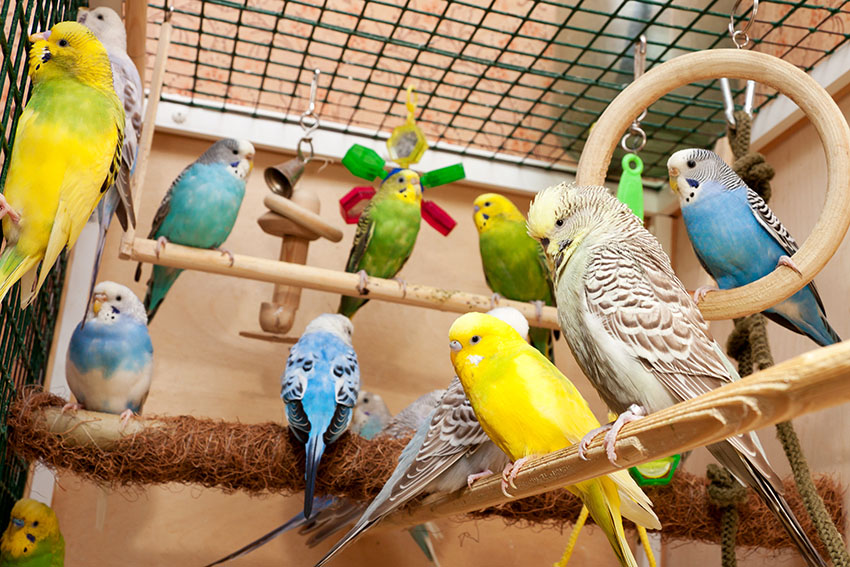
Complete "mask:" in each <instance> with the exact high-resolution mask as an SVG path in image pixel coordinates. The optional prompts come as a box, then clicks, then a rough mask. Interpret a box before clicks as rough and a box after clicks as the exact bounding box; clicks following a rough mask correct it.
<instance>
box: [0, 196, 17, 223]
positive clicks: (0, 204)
mask: <svg viewBox="0 0 850 567" xmlns="http://www.w3.org/2000/svg"><path fill="white" fill-rule="evenodd" d="M6 215H9V218H10V219H11V220H12V222H13V223H15V224H18V223H19V222H21V215H19V214H18V213H16V212H15V209H13V208H12V206H11V205H10V204H9V203H8V202H7V201H6V197H4V196H3V195H2V194H0V219H1V218H3V217H4V216H6Z"/></svg>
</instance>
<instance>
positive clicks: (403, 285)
mask: <svg viewBox="0 0 850 567" xmlns="http://www.w3.org/2000/svg"><path fill="white" fill-rule="evenodd" d="M393 281H396V282H398V286H399V287H400V288H401V297H402V299H403V298H405V297H407V282H406V281H404V280H403V279H401V278H393Z"/></svg>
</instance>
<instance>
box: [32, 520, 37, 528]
mask: <svg viewBox="0 0 850 567" xmlns="http://www.w3.org/2000/svg"><path fill="white" fill-rule="evenodd" d="M32 527H34V528H37V527H38V520H35V521H34V522H33V523H32Z"/></svg>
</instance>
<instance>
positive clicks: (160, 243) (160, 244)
mask: <svg viewBox="0 0 850 567" xmlns="http://www.w3.org/2000/svg"><path fill="white" fill-rule="evenodd" d="M166 244H168V239H167V238H166V237H164V236H160V237H159V238H157V239H156V246H154V247H153V253H154V254H155V255H156V257H157V258H159V255H160V254H161V253H162V250H163V249H164V248H165V245H166Z"/></svg>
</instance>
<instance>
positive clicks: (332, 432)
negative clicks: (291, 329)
mask: <svg viewBox="0 0 850 567" xmlns="http://www.w3.org/2000/svg"><path fill="white" fill-rule="evenodd" d="M353 331H354V326H353V325H352V324H351V320H350V319H349V318H348V317H346V316H345V315H337V314H332V313H324V314H322V315H319V316H318V317H316V318H315V319H313V320H312V321H310V324H309V325H307V328H306V329H304V334H302V335H301V338H300V339H298V342H297V343H295V344H294V345H292V349H290V351H289V358H287V360H286V370H284V372H283V376H282V377H281V382H282V389H281V393H280V397H281V398H283V401H284V402H286V417H287V419H288V420H289V429H290V430H291V431H292V433H293V434H295V437H296V438H297V439H298V440H299V441H301V442H302V443H304V444H305V449H306V452H307V459H306V463H305V479H306V481H307V486H306V489H305V490H304V516H305V517H307V518H310V516H311V512H312V507H313V493H314V492H315V487H316V472H317V469H318V468H319V461H320V460H321V458H322V454H324V452H325V447H326V446H327V445H329V444H331V443H333V442H334V441H336V440H337V439H339V436H340V435H342V434H343V433H344V432H345V429H346V428H347V427H348V423H349V422H350V421H351V417H352V411H353V409H354V404H355V402H356V401H357V393H358V392H359V390H360V367H359V365H358V363H357V354H356V353H355V352H354V348H353V347H352V346H351V334H352V333H353Z"/></svg>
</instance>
